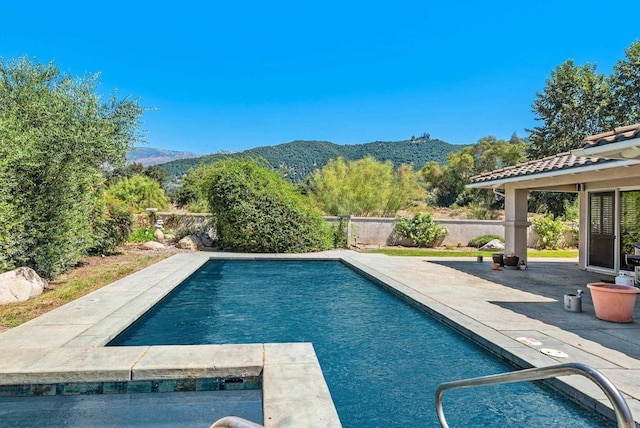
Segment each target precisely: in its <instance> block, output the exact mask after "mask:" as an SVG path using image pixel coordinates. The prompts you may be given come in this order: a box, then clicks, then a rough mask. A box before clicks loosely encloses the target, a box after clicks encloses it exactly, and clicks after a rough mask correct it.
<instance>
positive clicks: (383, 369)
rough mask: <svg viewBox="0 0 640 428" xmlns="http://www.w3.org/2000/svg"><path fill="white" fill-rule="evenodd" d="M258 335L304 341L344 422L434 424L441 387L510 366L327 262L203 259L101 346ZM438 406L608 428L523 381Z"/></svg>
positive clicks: (455, 421)
mask: <svg viewBox="0 0 640 428" xmlns="http://www.w3.org/2000/svg"><path fill="white" fill-rule="evenodd" d="M445 281H446V279H444V278H443V282H445ZM263 342H312V343H313V346H314V348H315V350H316V353H317V356H318V360H319V361H320V365H321V366H322V370H323V372H324V375H325V379H326V381H327V384H328V386H329V389H330V391H331V395H332V397H333V400H334V402H335V405H336V408H337V410H338V414H339V416H340V419H341V421H342V423H343V426H345V427H394V426H395V427H406V426H424V427H435V426H439V423H438V419H437V415H436V413H435V406H434V393H435V390H436V387H437V386H438V385H439V384H440V383H442V382H446V381H451V380H456V379H462V378H468V377H474V376H482V375H488V374H494V373H502V372H506V371H512V370H514V367H513V366H511V365H510V364H508V363H506V362H505V361H503V360H500V359H499V358H497V357H496V356H495V355H493V354H491V353H489V352H488V351H486V350H484V349H483V348H481V347H480V346H478V345H477V344H475V343H473V342H471V341H469V340H468V339H466V338H465V337H463V336H461V335H460V334H458V333H456V332H455V331H453V330H451V329H450V328H448V327H447V326H445V325H443V324H441V323H439V322H437V321H435V320H434V319H432V318H430V317H429V316H427V315H426V314H425V313H423V312H422V311H420V310H419V309H417V308H415V307H414V306H412V305H410V304H408V303H406V302H405V301H404V300H402V299H400V298H398V297H396V296H394V295H392V294H391V293H389V292H387V291H385V290H384V289H382V288H381V287H379V286H378V285H376V284H374V283H372V282H370V281H368V280H367V279H365V278H364V277H362V276H361V275H359V274H358V273H356V272H354V271H353V270H351V269H350V268H348V267H346V266H344V265H343V264H341V263H339V262H329V261H317V262H316V261H304V262H302V261H212V262H209V263H207V264H206V265H205V266H203V268H202V269H201V270H199V271H198V272H197V273H196V274H195V275H193V276H192V277H191V278H189V279H188V280H187V281H186V282H185V283H184V284H182V285H181V286H180V287H179V288H178V289H177V290H176V291H174V292H173V293H172V294H171V295H170V296H168V297H167V298H166V299H164V300H163V301H162V302H161V303H160V304H159V305H157V306H156V307H154V308H153V309H152V310H151V311H150V312H149V313H148V314H146V315H145V316H144V317H143V318H141V319H140V320H139V321H138V322H136V323H135V324H134V325H132V326H131V327H130V328H129V329H127V330H126V331H125V332H123V333H122V334H121V335H120V336H119V337H117V338H116V339H115V340H114V341H113V342H112V343H111V344H110V345H160V344H185V345H191V344H209V343H263ZM444 408H445V414H446V415H447V419H448V421H449V424H450V426H452V427H455V426H458V427H472V426H501V425H505V424H506V425H508V426H536V427H558V426H572V427H600V426H601V427H605V426H614V424H612V423H610V422H608V421H605V420H603V418H602V417H601V416H599V415H597V414H595V413H591V412H587V411H585V410H583V409H581V408H579V407H578V406H576V405H574V404H573V403H572V402H570V401H569V400H567V399H565V398H563V397H562V396H559V395H558V394H556V393H554V392H552V391H550V390H548V389H547V388H545V387H542V386H539V385H537V384H531V383H521V384H511V385H501V386H494V387H481V388H475V389H468V390H459V391H450V392H447V393H446V394H445V396H444Z"/></svg>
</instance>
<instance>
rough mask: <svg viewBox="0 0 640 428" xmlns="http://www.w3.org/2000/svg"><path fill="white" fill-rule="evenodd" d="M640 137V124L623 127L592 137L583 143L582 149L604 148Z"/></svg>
mask: <svg viewBox="0 0 640 428" xmlns="http://www.w3.org/2000/svg"><path fill="white" fill-rule="evenodd" d="M638 136H640V123H636V124H635V125H628V126H621V127H619V128H615V129H614V130H613V131H608V132H603V133H601V134H596V135H591V136H589V137H587V138H585V139H584V140H583V141H582V148H584V149H588V148H590V147H597V146H602V145H605V144H612V143H618V142H620V141H625V140H630V139H632V138H636V137H638Z"/></svg>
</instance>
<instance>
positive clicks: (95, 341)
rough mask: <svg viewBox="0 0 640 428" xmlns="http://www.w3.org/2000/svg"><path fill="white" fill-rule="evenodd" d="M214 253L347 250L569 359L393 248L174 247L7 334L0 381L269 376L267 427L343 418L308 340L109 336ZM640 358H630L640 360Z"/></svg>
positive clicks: (466, 330) (394, 283) (508, 347)
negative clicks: (455, 293)
mask: <svg viewBox="0 0 640 428" xmlns="http://www.w3.org/2000/svg"><path fill="white" fill-rule="evenodd" d="M211 259H243V260H251V259H295V260H339V261H342V262H343V263H346V264H348V265H350V266H352V267H353V268H355V269H356V270H358V271H360V272H361V273H363V274H364V275H366V276H368V277H370V278H371V279H373V280H374V281H376V282H377V283H379V284H381V285H382V286H384V287H385V288H387V289H389V290H390V291H392V292H393V293H395V294H397V295H399V296H400V297H402V298H403V299H405V300H407V301H410V302H411V303H412V304H415V305H416V306H418V307H420V308H421V309H422V310H424V311H425V312H427V313H429V314H430V315H431V316H433V317H434V318H436V319H437V320H439V321H441V322H443V323H445V324H447V325H449V326H450V327H452V328H454V329H455V330H457V331H458V332H460V333H461V334H463V335H465V336H467V337H469V338H470V339H472V340H473V341H475V342H477V343H479V344H481V345H482V346H484V347H485V348H487V349H489V350H490V351H492V352H494V353H495V354H497V355H500V356H502V357H503V358H506V359H508V360H510V361H512V362H514V363H515V364H517V365H518V366H520V367H540V366H547V365H553V364H559V363H561V362H566V361H559V360H558V359H554V358H552V357H549V356H547V355H544V354H541V353H540V350H539V349H536V348H535V347H532V346H529V345H525V344H523V343H520V342H518V341H516V340H515V339H516V338H515V337H511V336H510V335H509V334H508V332H506V333H505V332H504V331H500V330H499V329H496V328H493V327H491V326H489V325H487V324H485V323H483V322H481V321H478V320H476V319H474V318H472V317H470V316H467V315H466V314H464V313H463V312H462V311H460V310H459V308H455V307H452V306H451V305H450V304H446V303H443V302H442V301H440V300H439V298H438V296H437V295H434V294H433V292H432V291H430V290H429V289H428V288H426V287H423V286H422V285H421V284H420V279H419V278H416V279H415V281H414V280H413V279H411V277H403V276H402V275H399V274H398V273H394V270H393V266H391V267H388V268H385V267H384V263H382V264H381V262H382V261H387V262H389V261H390V260H391V259H390V258H388V257H386V256H381V257H380V255H366V254H361V253H356V252H354V251H348V250H337V251H329V252H323V253H313V254H293V255H291V254H237V253H209V252H198V253H179V254H176V255H174V256H172V257H170V258H168V259H165V260H163V261H161V262H159V263H156V264H155V265H153V266H150V267H147V268H145V269H143V270H141V271H139V272H137V273H134V274H132V275H130V276H128V277H126V278H123V279H121V280H119V281H116V282H114V283H112V284H110V285H108V286H106V287H103V288H101V289H99V290H97V291H94V292H93V293H90V294H88V295H86V296H84V297H82V298H80V299H77V300H75V301H73V302H70V303H68V304H66V305H64V306H62V307H60V308H58V309H56V310H54V311H51V312H49V313H47V314H44V315H42V316H41V317H38V318H36V319H33V320H31V321H29V322H27V323H25V324H23V325H21V326H18V327H15V328H13V329H10V330H8V331H6V332H4V333H2V334H0V367H2V371H1V372H0V384H3V385H21V384H37V383H68V382H91V381H95V382H98V381H102V382H107V381H113V382H117V381H122V382H124V381H138V380H158V379H193V378H207V377H226V376H227V377H228V376H231V377H233V376H239V377H242V376H249V377H250V376H261V379H262V393H263V415H264V421H263V423H264V425H265V427H285V426H290V427H294V426H306V427H316V426H317V427H320V426H322V427H339V426H341V424H340V420H339V417H338V415H337V412H336V410H335V406H334V405H333V401H332V400H331V395H330V393H329V389H328V387H327V385H326V382H325V380H324V376H323V374H322V370H321V368H320V365H319V363H318V360H317V356H316V354H315V351H314V350H313V346H312V345H311V344H309V343H293V344H268V343H264V344H246V345H196V346H182V345H180V346H144V347H135V346H134V347H105V346H104V345H105V344H107V343H108V342H109V341H110V340H112V339H113V338H114V337H115V336H117V334H119V333H120V332H121V331H123V330H124V329H125V328H126V327H127V326H128V325H130V324H131V323H132V322H133V321H134V320H135V319H137V318H139V317H140V316H141V315H142V314H143V313H145V312H146V311H147V310H148V309H150V308H151V307H152V306H153V305H154V304H155V303H157V302H158V301H160V300H161V299H162V298H163V297H165V296H166V295H167V294H168V293H170V292H171V291H172V290H173V289H174V288H175V287H176V286H177V285H178V284H180V283H181V282H182V281H184V280H185V279H186V278H188V277H189V276H190V275H192V274H193V273H194V272H195V271H196V270H197V269H198V268H200V266H202V265H203V264H204V263H206V262H207V261H208V260H211ZM394 259H396V260H399V259H397V258H394ZM397 263H398V262H396V264H397ZM387 264H389V263H387ZM391 264H393V263H391ZM407 266H409V264H407ZM395 268H396V269H397V268H398V266H395ZM400 268H404V266H400ZM438 269H449V268H443V267H441V266H440V267H438ZM535 333H536V332H531V335H534V336H535ZM636 362H637V360H634V361H633V362H628V364H630V365H632V366H633V367H632V368H640V362H637V367H636V366H635V364H636ZM607 363H609V365H607ZM602 366H603V367H605V369H604V370H601V371H603V372H605V375H607V373H606V370H607V369H609V371H610V372H611V373H614V370H615V369H616V368H617V366H615V365H612V364H610V362H603V364H602ZM596 368H598V367H596ZM452 380H454V379H452ZM551 384H552V386H553V387H555V388H556V389H559V390H561V391H563V392H565V393H566V394H568V395H569V396H571V397H572V398H574V399H575V400H576V401H579V402H581V403H582V404H584V405H585V406H587V407H590V408H593V409H595V410H596V411H598V412H600V413H602V414H604V415H605V416H607V417H609V418H615V416H614V415H613V410H612V409H611V406H610V404H609V402H608V400H607V399H606V397H605V396H604V394H603V393H602V391H601V390H600V389H599V388H598V387H597V386H596V385H595V384H593V383H591V382H590V381H588V380H587V379H585V378H581V377H576V376H573V377H563V378H560V379H557V380H554V381H552V382H551ZM623 393H624V395H625V398H627V401H628V402H629V405H630V407H631V410H632V412H633V414H634V415H640V405H639V403H640V402H639V401H638V397H636V396H633V395H630V394H628V393H625V391H624V390H623ZM445 411H446V409H445ZM636 421H638V418H637V417H636ZM212 422H213V421H212Z"/></svg>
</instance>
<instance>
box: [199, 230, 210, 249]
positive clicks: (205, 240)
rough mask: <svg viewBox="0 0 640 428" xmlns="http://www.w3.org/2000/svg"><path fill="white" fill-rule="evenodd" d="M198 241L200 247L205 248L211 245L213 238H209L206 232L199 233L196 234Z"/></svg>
mask: <svg viewBox="0 0 640 428" xmlns="http://www.w3.org/2000/svg"><path fill="white" fill-rule="evenodd" d="M198 242H199V244H200V246H202V247H205V248H211V247H213V239H211V238H210V237H209V235H208V234H206V233H201V234H200V235H198Z"/></svg>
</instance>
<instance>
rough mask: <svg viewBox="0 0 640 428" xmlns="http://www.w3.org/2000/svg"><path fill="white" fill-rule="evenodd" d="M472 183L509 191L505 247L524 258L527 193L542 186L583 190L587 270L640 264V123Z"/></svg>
mask: <svg viewBox="0 0 640 428" xmlns="http://www.w3.org/2000/svg"><path fill="white" fill-rule="evenodd" d="M469 187H472V188H480V189H492V190H493V191H495V192H500V193H502V194H504V197H505V221H504V227H505V251H506V252H513V253H515V254H516V255H518V256H520V258H521V259H522V258H525V260H526V254H527V227H528V226H529V222H528V220H527V195H528V193H529V192H530V191H534V190H538V191H548V192H573V193H578V197H579V201H580V241H579V242H580V243H579V266H580V268H581V269H587V270H592V271H601V272H603V273H612V274H615V273H617V272H618V271H621V270H633V268H634V266H635V264H636V263H635V262H636V261H635V260H634V254H635V246H636V245H638V246H639V247H638V249H639V250H640V124H636V125H630V126H625V127H620V128H616V129H614V130H613V131H610V132H605V133H602V134H598V135H593V136H590V137H587V138H585V139H584V141H583V142H582V143H581V145H580V147H579V148H578V149H575V150H572V151H571V152H566V153H560V154H558V155H555V156H550V157H546V158H544V159H538V160H532V161H529V162H525V163H521V164H518V165H515V166H510V167H507V168H502V169H498V170H494V171H490V172H487V173H483V174H481V175H477V176H475V177H472V178H471V182H470V184H469ZM630 256H631V257H630ZM637 259H638V262H639V263H640V257H638V258H637Z"/></svg>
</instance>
